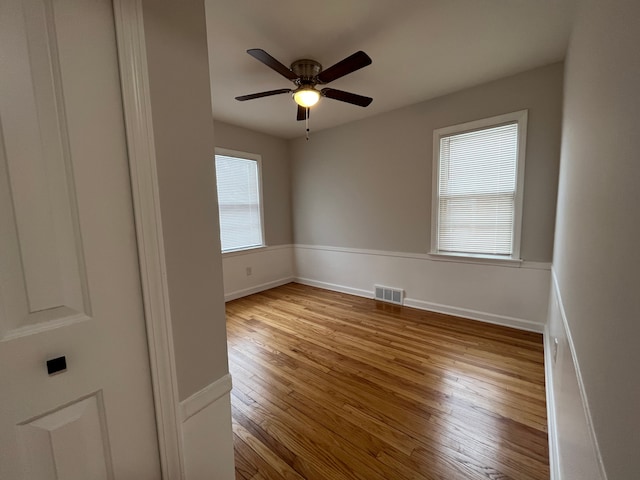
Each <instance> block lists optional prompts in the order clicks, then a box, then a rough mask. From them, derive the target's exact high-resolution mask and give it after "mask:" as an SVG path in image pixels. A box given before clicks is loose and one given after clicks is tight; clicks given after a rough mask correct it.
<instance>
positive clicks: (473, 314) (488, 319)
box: [294, 277, 544, 333]
mask: <svg viewBox="0 0 640 480" xmlns="http://www.w3.org/2000/svg"><path fill="white" fill-rule="evenodd" d="M294 281H295V282H297V283H301V284H303V285H310V286H312V287H318V288H324V289H326V290H332V291H334V292H341V293H346V294H349V295H356V296H358V297H365V298H373V297H374V292H373V291H368V290H361V289H358V288H351V287H347V286H345V285H337V284H335V283H328V282H321V281H318V280H312V279H310V278H300V277H296V278H295V279H294ZM404 305H405V306H407V307H411V308H417V309H418V310H426V311H429V312H435V313H444V314H446V315H454V316H456V317H462V318H467V319H469V320H477V321H480V322H485V323H491V324H494V325H501V326H503V327H512V328H517V329H518V330H526V331H529V332H536V333H542V332H543V329H544V325H542V324H539V323H536V322H531V321H529V320H523V319H521V318H514V317H507V316H504V315H496V314H493V313H487V312H479V311H477V310H469V309H466V308H459V307H453V306H451V305H441V304H438V303H431V302H424V301H422V300H416V299H413V298H405V299H404Z"/></svg>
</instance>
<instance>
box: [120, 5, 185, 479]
mask: <svg viewBox="0 0 640 480" xmlns="http://www.w3.org/2000/svg"><path fill="white" fill-rule="evenodd" d="M113 7H114V17H115V27H116V36H117V45H118V59H119V63H120V79H121V80H120V81H121V87H122V100H123V109H124V117H125V127H126V134H127V148H128V153H129V169H130V173H131V191H132V196H133V210H134V218H135V228H136V235H137V247H138V259H139V263H140V279H141V284H142V295H143V302H144V313H145V322H146V330H147V340H148V347H149V365H150V369H151V380H152V385H153V398H154V404H155V414H156V425H157V432H158V449H159V452H160V464H161V469H162V478H163V479H165V480H169V479H171V480H174V479H175V480H182V479H184V478H185V468H184V451H183V444H182V424H181V422H180V410H179V406H180V404H179V397H178V381H177V374H176V363H175V352H174V346H173V333H172V326H171V311H170V308H169V289H168V285H167V267H166V263H165V250H164V240H163V235H162V219H161V216H160V197H159V192H158V175H157V166H156V152H155V144H154V134H153V122H152V115H151V99H150V91H149V74H148V67H147V52H146V43H145V36H144V18H143V10H142V0H113Z"/></svg>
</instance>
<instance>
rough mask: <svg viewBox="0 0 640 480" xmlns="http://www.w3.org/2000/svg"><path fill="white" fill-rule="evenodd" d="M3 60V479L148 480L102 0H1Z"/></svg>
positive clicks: (108, 26)
mask: <svg viewBox="0 0 640 480" xmlns="http://www.w3.org/2000/svg"><path fill="white" fill-rule="evenodd" d="M0 62H2V63H1V64H0V71H1V72H2V75H0V82H1V83H0V405H1V406H2V408H0V479H2V480H4V479H7V480H9V479H11V480H13V479H40V478H43V479H44V478H46V479H56V478H65V479H67V478H69V479H75V478H83V479H89V478H91V479H93V478H97V479H100V478H106V479H111V478H115V479H128V478H136V479H158V478H160V471H159V470H160V469H159V459H158V452H157V434H156V431H155V420H154V418H155V417H154V408H153V399H152V393H151V384H150V372H149V360H148V352H147V348H146V334H145V328H144V317H143V308H142V297H141V290H140V280H139V271H138V259H137V256H136V241H135V230H134V224H133V212H132V203H131V194H130V183H129V182H130V180H129V170H128V161H127V155H126V139H125V134H124V124H123V113H122V99H121V94H120V89H119V72H118V67H117V65H118V63H117V62H118V59H117V50H116V42H115V30H114V19H113V10H112V5H111V3H110V2H109V1H108V0H3V1H2V5H1V6H0ZM61 355H64V356H66V360H67V370H66V371H64V372H62V373H59V374H56V375H52V376H49V375H48V374H47V371H46V367H45V363H46V360H48V359H50V358H53V357H57V356H61ZM81 452H82V455H81V454H80V453H81Z"/></svg>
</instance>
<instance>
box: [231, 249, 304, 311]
mask: <svg viewBox="0 0 640 480" xmlns="http://www.w3.org/2000/svg"><path fill="white" fill-rule="evenodd" d="M222 268H223V270H224V299H225V300H226V301H229V300H233V299H235V298H240V297H245V296H247V295H251V294H252V293H256V292H261V291H263V290H267V289H269V288H274V287H277V286H279V285H284V284H285V283H289V282H291V281H292V280H293V272H294V266H293V246H292V245H277V246H274V247H265V248H257V249H254V250H245V251H241V252H233V253H225V254H224V255H223V256H222ZM247 269H250V273H249V271H248V270H247Z"/></svg>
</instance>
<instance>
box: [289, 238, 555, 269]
mask: <svg viewBox="0 0 640 480" xmlns="http://www.w3.org/2000/svg"><path fill="white" fill-rule="evenodd" d="M293 246H294V247H295V248H300V249H304V250H321V251H326V252H344V253H356V254H359V255H377V256H381V257H400V258H413V259H416V260H428V261H432V262H442V261H446V262H453V263H470V264H477V265H484V266H487V265H495V266H499V267H509V268H525V269H533V270H551V263H546V262H530V261H524V260H523V261H508V262H504V261H502V262H501V261H500V260H496V261H495V262H494V263H492V262H491V260H489V259H482V262H478V261H477V260H475V259H473V258H467V257H453V256H447V257H445V256H442V257H437V258H434V255H433V254H429V253H409V252H391V251H387V250H368V249H363V248H349V247H333V246H327V245H305V244H299V243H296V244H294V245H293Z"/></svg>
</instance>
